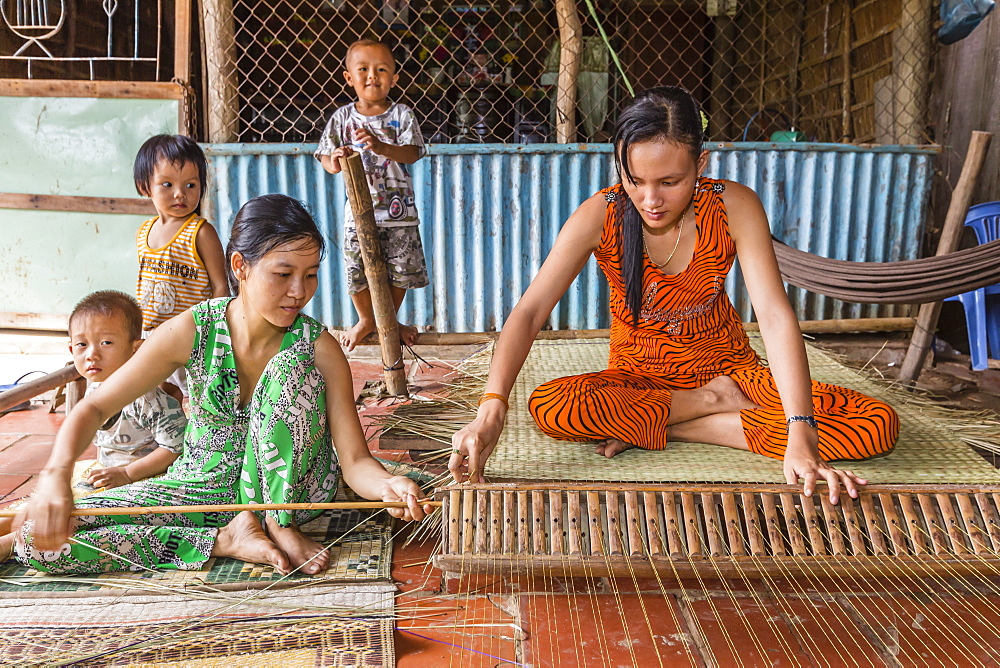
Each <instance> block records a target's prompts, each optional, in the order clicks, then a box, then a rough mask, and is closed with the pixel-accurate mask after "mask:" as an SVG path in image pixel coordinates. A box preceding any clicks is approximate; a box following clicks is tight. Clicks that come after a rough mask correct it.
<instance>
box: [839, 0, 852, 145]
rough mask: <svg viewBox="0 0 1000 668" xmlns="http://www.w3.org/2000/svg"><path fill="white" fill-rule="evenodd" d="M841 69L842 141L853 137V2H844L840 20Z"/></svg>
mask: <svg viewBox="0 0 1000 668" xmlns="http://www.w3.org/2000/svg"><path fill="white" fill-rule="evenodd" d="M840 44H841V52H840V58H841V69H842V70H843V77H844V81H843V83H842V84H841V86H840V107H841V109H840V132H841V137H840V138H841V141H846V140H849V139H850V138H851V134H852V133H851V3H850V2H845V3H844V15H843V17H842V18H841V20H840Z"/></svg>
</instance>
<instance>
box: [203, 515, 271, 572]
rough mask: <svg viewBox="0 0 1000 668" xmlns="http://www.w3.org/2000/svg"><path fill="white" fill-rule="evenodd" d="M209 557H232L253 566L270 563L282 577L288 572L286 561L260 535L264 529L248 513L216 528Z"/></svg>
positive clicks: (266, 539)
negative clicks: (216, 534)
mask: <svg viewBox="0 0 1000 668" xmlns="http://www.w3.org/2000/svg"><path fill="white" fill-rule="evenodd" d="M212 556H213V557H232V558H234V559H240V560H242V561H249V562H251V563H254V564H270V565H272V566H274V567H275V568H277V569H278V572H279V573H281V574H282V575H285V574H287V573H289V572H290V571H291V568H289V566H288V558H287V557H286V556H285V554H284V552H282V551H281V550H280V549H279V548H278V546H277V545H275V544H274V542H272V541H271V540H270V539H269V538H268V537H267V534H266V533H264V527H262V526H261V525H260V522H258V521H257V517H256V516H255V515H254V514H253V513H251V512H250V511H249V510H244V511H243V512H242V513H240V514H239V515H237V516H236V517H234V518H233V521H232V522H230V523H229V524H227V525H226V526H224V527H222V528H221V529H219V535H218V537H217V538H216V539H215V547H213V548H212Z"/></svg>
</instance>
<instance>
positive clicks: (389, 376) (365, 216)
mask: <svg viewBox="0 0 1000 668" xmlns="http://www.w3.org/2000/svg"><path fill="white" fill-rule="evenodd" d="M340 167H341V169H342V170H343V172H344V183H345V184H346V186H347V199H348V201H349V202H350V204H351V211H353V212H354V225H355V227H356V228H357V230H358V245H359V246H360V247H361V260H362V263H363V264H364V268H365V278H367V279H368V289H369V291H370V292H371V296H372V309H373V311H374V312H375V326H376V328H377V329H378V339H379V344H380V345H381V346H382V368H383V369H385V388H386V391H387V392H388V393H389V394H391V395H394V396H403V395H406V394H407V390H406V372H405V371H404V369H403V347H402V346H401V345H400V343H399V323H398V322H397V320H396V305H395V304H394V303H393V301H392V293H391V292H390V291H389V279H388V278H387V277H386V270H385V260H384V259H383V258H382V244H381V242H380V241H379V238H378V228H377V227H376V226H375V207H374V204H373V203H372V196H371V192H370V191H369V190H368V179H367V178H365V170H364V167H362V165H361V156H360V155H358V154H357V153H353V154H351V155H349V156H347V157H346V158H340Z"/></svg>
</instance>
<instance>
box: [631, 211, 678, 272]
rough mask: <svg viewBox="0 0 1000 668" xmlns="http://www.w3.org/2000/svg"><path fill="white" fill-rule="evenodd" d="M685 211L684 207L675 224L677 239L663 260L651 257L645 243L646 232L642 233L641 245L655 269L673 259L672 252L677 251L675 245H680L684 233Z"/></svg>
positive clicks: (660, 267)
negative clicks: (678, 220)
mask: <svg viewBox="0 0 1000 668" xmlns="http://www.w3.org/2000/svg"><path fill="white" fill-rule="evenodd" d="M687 213H688V210H687V208H686V207H685V209H684V213H682V214H681V222H680V223H679V224H678V225H677V241H675V242H674V249H673V250H672V251H670V255H668V256H667V259H666V260H664V261H663V262H659V263H658V262H657V261H656V260H654V259H653V256H652V255H650V254H649V246H647V245H646V234H645V233H643V235H642V247H643V249H644V250H645V251H646V257H648V258H649V261H650V262H652V263H653V265H654V266H655V267H656V268H657V269H663V268H664V267H665V266H667V265H668V264H670V261H671V260H673V259H674V253H676V252H677V247H678V246H680V245H681V235H682V234H683V233H684V219H685V218H687Z"/></svg>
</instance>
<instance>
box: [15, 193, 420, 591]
mask: <svg viewBox="0 0 1000 668" xmlns="http://www.w3.org/2000/svg"><path fill="white" fill-rule="evenodd" d="M322 252H323V237H322V235H321V234H320V232H319V230H318V229H317V228H316V224H315V222H314V221H313V220H312V217H311V216H310V215H309V214H308V213H307V212H306V211H305V209H304V208H303V207H302V205H301V204H300V203H299V202H297V201H296V200H293V199H291V198H288V197H285V196H283V195H266V196H263V197H258V198H255V199H253V200H251V201H249V202H247V204H246V205H244V206H243V208H242V209H240V212H239V213H238V214H237V216H236V219H235V220H234V222H233V232H232V238H231V239H230V242H229V245H228V247H227V249H226V255H227V257H228V258H229V263H230V266H229V269H230V282H231V284H232V287H233V289H234V292H235V293H236V297H234V298H231V299H230V298H221V299H213V300H210V301H207V302H202V303H201V304H199V305H197V306H195V307H194V308H192V309H190V310H189V311H186V312H184V313H182V314H180V315H178V316H177V317H175V318H173V319H172V320H170V321H168V322H167V323H165V324H164V325H162V326H161V327H160V328H159V329H157V330H156V331H155V332H154V333H153V335H152V336H150V337H149V339H147V340H146V341H145V342H144V343H143V345H142V347H141V348H140V349H139V351H138V352H137V353H136V354H135V356H134V357H133V358H132V359H131V360H129V362H128V363H126V364H125V365H124V366H123V367H122V368H121V369H119V370H118V371H117V372H116V373H115V374H114V375H113V376H112V377H111V378H109V379H108V380H107V381H106V382H105V383H104V384H103V385H102V386H101V387H100V389H99V390H97V391H96V392H94V393H93V394H91V395H90V396H88V398H87V399H85V400H84V401H82V402H80V403H79V404H78V405H77V406H76V408H74V410H73V412H72V413H71V414H70V415H69V417H67V419H66V422H65V423H64V424H63V427H62V429H60V431H59V434H58V436H57V437H56V442H55V446H54V447H53V451H52V455H51V457H50V458H49V461H48V463H47V464H46V466H45V468H44V469H43V471H42V473H41V474H40V476H39V482H38V485H37V487H36V490H35V493H34V494H33V495H32V499H31V501H30V502H29V504H28V506H27V508H26V510H25V512H24V513H23V514H22V515H21V517H20V518H19V519H18V521H17V522H16V523H15V526H16V525H17V523H18V522H19V523H20V529H19V530H18V531H17V532H16V537H17V538H16V543H15V548H16V550H15V551H16V555H17V559H18V561H20V562H21V563H23V564H25V565H30V566H32V567H34V568H36V569H38V570H41V571H46V572H50V573H97V572H108V571H119V570H140V569H147V568H178V569H197V568H200V567H201V566H202V564H204V563H205V561H207V560H208V559H209V558H210V557H216V556H219V557H236V558H239V559H243V560H246V561H253V562H261V563H268V564H271V565H273V566H275V567H276V568H277V569H278V570H279V571H281V572H288V571H290V570H292V569H295V568H301V569H302V570H303V571H304V572H307V573H316V572H319V571H321V570H323V569H325V568H326V566H327V565H328V562H329V557H328V556H327V554H326V552H325V551H324V550H323V548H322V546H321V545H319V544H317V543H316V542H314V541H312V540H311V539H309V538H307V537H306V536H305V535H304V534H302V533H301V532H300V531H299V529H298V524H299V523H301V522H305V521H307V520H309V519H311V518H312V517H314V516H315V515H317V514H318V513H316V512H315V511H313V512H306V511H299V512H288V511H267V512H266V513H264V514H262V516H263V522H261V520H260V519H259V518H258V516H256V515H254V514H253V513H250V512H247V511H244V512H242V513H232V512H218V513H186V514H162V515H140V516H135V517H134V516H128V515H118V516H89V517H78V518H71V517H70V515H69V513H70V510H72V508H73V496H72V492H71V490H70V476H71V474H72V470H73V462H74V461H76V459H77V457H79V455H80V454H81V453H82V452H83V450H84V449H85V448H86V447H87V444H88V443H90V441H91V440H92V438H93V435H94V433H95V432H96V430H97V429H98V427H99V426H100V425H102V424H104V422H106V421H107V419H108V418H109V417H111V416H113V415H114V414H115V413H116V412H117V411H119V410H120V409H121V407H122V406H124V405H125V404H126V403H128V402H130V401H132V400H133V399H134V398H135V397H137V396H139V395H140V394H142V393H144V392H146V391H148V390H150V389H152V388H153V387H155V386H156V385H158V384H159V383H161V382H163V380H165V379H166V378H167V377H168V376H170V374H171V373H173V371H174V370H175V369H177V368H178V367H180V366H185V367H186V369H187V373H188V377H189V379H190V381H189V382H190V388H191V389H190V392H191V416H190V423H189V424H188V428H187V432H186V434H185V444H184V454H183V455H182V456H181V457H180V459H178V460H177V461H176V462H175V463H174V464H173V465H172V466H171V467H170V469H169V470H168V471H167V472H166V473H165V474H164V475H163V476H161V477H159V478H155V479H151V480H143V481H140V482H136V483H133V484H130V485H126V486H124V487H120V488H117V489H114V490H111V491H108V492H104V493H102V494H100V495H95V496H90V497H87V498H85V499H82V500H80V501H79V502H78V503H77V506H78V507H80V508H108V507H121V506H143V505H145V506H164V505H189V504H190V505H194V504H198V505H206V504H225V503H234V502H238V503H289V502H306V501H309V502H327V501H330V500H331V499H332V498H333V496H334V494H335V492H336V488H337V479H338V462H339V469H340V471H341V472H342V474H343V476H344V480H345V482H347V484H349V485H350V486H351V487H352V488H353V489H354V490H355V491H356V492H357V493H358V494H360V495H361V496H363V497H365V498H369V499H381V500H384V501H400V500H402V501H406V502H407V507H406V508H401V509H393V510H390V512H391V513H393V514H394V515H395V516H396V517H400V518H402V519H406V520H409V519H413V520H419V519H422V518H423V516H424V513H425V512H426V511H428V510H429V508H427V507H421V506H420V505H419V504H418V503H417V498H418V495H419V494H420V490H419V488H418V487H417V485H416V484H415V483H413V482H412V481H411V480H409V479H407V478H405V477H402V476H392V475H390V474H389V473H387V472H386V471H385V469H384V468H383V467H382V466H381V464H379V463H378V462H377V461H376V460H375V459H374V458H373V457H372V456H371V454H370V453H369V451H368V447H367V445H366V441H365V438H364V434H363V432H362V430H361V425H360V423H359V421H358V416H357V411H356V408H355V405H354V398H353V392H352V385H351V375H350V368H349V366H348V364H347V360H346V358H345V357H344V354H343V352H342V351H341V349H340V346H339V345H338V344H337V342H336V341H335V340H334V339H333V337H332V336H331V335H330V334H329V333H328V332H326V331H325V330H324V329H323V326H322V325H321V324H320V323H318V322H317V321H315V320H313V319H312V318H310V317H308V316H305V315H302V314H301V313H300V311H301V309H302V308H303V307H304V306H305V305H306V303H307V302H308V301H309V300H310V299H311V298H312V296H313V294H314V293H315V292H316V287H317V271H318V268H319V262H320V257H321V255H322ZM331 440H332V443H331ZM334 445H335V446H336V450H334V448H333V447H332V446H334ZM2 547H3V546H0V548H2ZM2 551H3V550H2V549H0V552H2Z"/></svg>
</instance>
